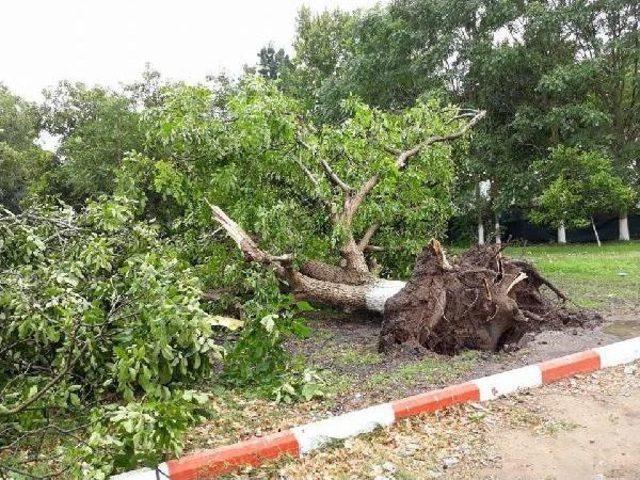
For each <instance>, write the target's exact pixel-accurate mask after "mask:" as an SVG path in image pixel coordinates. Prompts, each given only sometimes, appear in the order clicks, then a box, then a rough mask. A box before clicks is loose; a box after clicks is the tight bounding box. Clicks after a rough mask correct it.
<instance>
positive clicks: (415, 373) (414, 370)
mask: <svg viewBox="0 0 640 480" xmlns="http://www.w3.org/2000/svg"><path fill="white" fill-rule="evenodd" d="M477 360H478V354H477V352H474V351H466V352H462V353H461V354H460V355H456V356H455V357H451V358H450V357H425V358H423V359H422V360H420V361H417V362H414V363H407V364H404V365H400V366H398V368H396V369H394V370H392V371H385V372H380V373H376V374H374V375H371V377H370V378H369V380H368V384H369V386H370V387H375V386H384V385H388V384H390V383H402V384H404V385H412V384H414V383H416V382H429V383H433V384H445V383H447V382H449V381H451V380H454V379H456V378H457V377H459V376H460V375H462V374H463V373H466V372H468V371H470V370H471V369H472V368H473V367H474V366H475V365H476V363H477Z"/></svg>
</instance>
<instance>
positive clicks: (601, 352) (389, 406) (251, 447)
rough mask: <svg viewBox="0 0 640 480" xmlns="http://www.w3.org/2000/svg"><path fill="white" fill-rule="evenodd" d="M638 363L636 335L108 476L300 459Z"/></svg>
mask: <svg viewBox="0 0 640 480" xmlns="http://www.w3.org/2000/svg"><path fill="white" fill-rule="evenodd" d="M637 359H640V337H636V338H632V339H630V340H625V341H622V342H617V343H613V344H611V345H607V346H605V347H599V348H595V349H593V350H587V351H584V352H580V353H574V354H572V355H567V356H565V357H560V358H556V359H553V360H548V361H546V362H542V363H538V364H536V365H530V366H527V367H523V368H517V369H515V370H509V371H506V372H502V373H498V374H496V375H490V376H488V377H483V378H478V379H477V380H472V381H470V382H467V383H462V384H459V385H453V386H450V387H446V388H443V389H441V390H434V391H431V392H426V393H423V394H420V395H415V396H413V397H408V398H403V399H401V400H396V401H394V402H390V403H383V404H381V405H375V406H373V407H369V408H365V409H362V410H356V411H354V412H349V413H345V414H343V415H338V416H336V417H331V418H328V419H326V420H321V421H319V422H314V423H308V424H306V425H301V426H299V427H294V428H291V429H290V430H285V431H282V432H278V433H274V434H271V435H267V436H264V437H259V438H253V439H251V440H247V441H244V442H240V443H236V444H235V445H230V446H226V447H220V448H216V449H213V450H205V451H201V452H197V453H194V454H192V455H188V456H186V457H183V458H180V459H178V460H171V461H168V462H166V463H162V464H160V465H158V466H157V467H156V469H155V470H152V469H141V470H136V471H133V472H128V473H123V474H121V475H116V476H114V477H111V478H112V480H162V479H170V480H203V479H208V478H215V477H216V476H218V475H221V474H223V473H226V472H230V471H232V470H234V469H236V468H238V467H242V466H246V465H253V466H256V465H259V464H260V463H263V462H264V461H266V460H270V459H274V458H276V457H279V456H281V455H291V456H294V457H300V456H302V455H304V454H306V453H308V452H311V451H312V450H315V449H317V448H320V447H322V446H323V445H326V444H328V443H331V442H333V441H335V440H342V439H345V438H349V437H354V436H356V435H360V434H361V433H365V432H371V431H372V430H374V429H376V428H378V427H380V426H387V425H391V424H393V423H395V422H396V421H398V420H400V419H402V418H407V417H410V416H413V415H419V414H421V413H428V412H433V411H435V410H440V409H442V408H444V407H448V406H450V405H456V404H460V403H465V402H478V401H480V402H482V401H486V400H493V399H494V398H497V397H500V396H503V395H508V394H510V393H513V392H516V391H518V390H522V389H526V388H532V387H537V386H540V385H544V384H546V383H551V382H555V381H557V380H561V379H563V378H567V377H570V376H572V375H576V374H579V373H587V372H593V371H594V370H599V369H602V368H607V367H613V366H616V365H622V364H625V363H629V362H633V361H634V360H637Z"/></svg>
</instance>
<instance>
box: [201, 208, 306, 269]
mask: <svg viewBox="0 0 640 480" xmlns="http://www.w3.org/2000/svg"><path fill="white" fill-rule="evenodd" d="M205 201H206V202H207V205H209V208H211V211H212V212H213V218H214V219H215V220H216V222H218V223H219V224H220V226H221V227H222V228H224V230H225V231H226V232H227V234H228V235H229V236H230V237H231V238H232V239H233V241H234V242H236V244H237V245H238V248H240V250H241V251H242V254H243V255H244V257H245V259H246V260H247V261H250V262H259V263H263V264H266V265H272V266H274V267H275V268H276V272H277V273H278V274H279V275H282V276H284V275H285V274H286V273H287V272H288V271H290V270H291V261H292V260H293V257H292V256H291V255H289V254H287V255H280V256H275V255H271V254H270V253H267V252H265V251H264V250H261V249H260V247H258V245H257V244H256V243H255V242H254V241H253V240H252V239H251V237H250V236H249V235H248V234H247V232H245V231H244V230H243V229H242V227H240V225H238V224H237V223H236V222H234V221H233V220H231V218H229V216H227V214H226V213H224V211H222V209H221V208H220V207H218V206H216V205H211V203H209V201H208V200H205Z"/></svg>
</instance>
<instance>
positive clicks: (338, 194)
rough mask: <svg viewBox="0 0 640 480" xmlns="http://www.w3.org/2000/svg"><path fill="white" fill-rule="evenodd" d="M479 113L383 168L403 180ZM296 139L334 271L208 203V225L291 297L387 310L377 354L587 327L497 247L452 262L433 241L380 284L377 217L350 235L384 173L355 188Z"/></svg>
mask: <svg viewBox="0 0 640 480" xmlns="http://www.w3.org/2000/svg"><path fill="white" fill-rule="evenodd" d="M483 116H484V112H477V111H474V112H464V113H462V114H461V115H459V116H456V117H454V118H455V119H456V120H460V119H467V118H468V119H469V120H468V121H467V122H466V123H464V124H463V125H462V126H461V127H460V128H459V129H458V130H456V131H453V132H449V133H448V134H444V135H435V136H430V137H428V138H426V139H425V140H424V141H421V142H419V143H418V144H417V145H414V146H412V147H411V148H408V149H397V148H394V147H391V146H384V150H385V151H386V153H387V154H388V155H392V156H393V158H394V167H395V173H393V172H392V171H391V170H387V171H386V174H387V175H392V174H395V175H397V176H398V177H400V178H401V177H402V174H403V172H405V171H406V169H407V167H408V166H409V163H410V161H411V159H412V158H414V157H416V156H417V155H419V154H424V153H425V150H427V149H428V148H429V147H430V146H431V145H434V144H436V143H445V142H450V141H453V140H455V139H458V138H460V137H462V136H463V135H464V134H465V133H466V132H467V131H469V130H470V129H471V128H472V127H473V126H474V125H475V124H476V123H477V122H479V121H480V120H481V119H482V118H483ZM298 143H299V146H300V147H301V148H302V149H304V150H305V151H306V152H307V153H312V155H310V158H312V159H313V160H314V161H315V162H316V164H315V165H313V166H312V168H309V167H308V166H306V165H305V164H304V163H302V162H301V161H298V162H296V163H297V166H298V167H299V168H300V169H301V171H302V172H304V175H305V177H306V178H307V179H308V181H309V185H310V186H311V187H313V188H312V190H311V193H310V195H314V197H315V199H316V200H318V201H319V202H321V203H322V204H323V205H324V206H325V207H326V209H327V213H328V218H329V219H330V221H331V223H332V228H333V230H334V231H338V232H340V238H341V239H342V244H341V246H340V248H339V253H340V257H341V262H340V265H339V266H338V265H331V264H328V263H325V262H322V261H318V260H311V261H306V262H303V263H302V264H300V265H299V266H298V265H296V263H295V262H294V258H293V256H291V255H288V254H287V255H272V254H271V253H269V252H267V251H265V250H262V249H261V248H260V247H259V246H258V244H257V242H256V241H254V239H253V238H252V237H251V236H249V235H248V234H247V233H246V232H245V231H244V230H243V229H242V227H240V225H238V224H237V223H236V222H235V221H234V220H232V219H231V218H230V217H229V216H228V215H227V214H226V213H225V212H224V211H223V210H222V209H221V208H219V207H218V206H214V205H210V207H211V210H212V212H213V215H214V219H215V220H216V222H217V223H219V224H220V226H221V227H222V228H223V229H224V230H225V231H226V232H227V234H228V235H229V236H230V237H231V238H232V239H233V240H234V241H235V243H236V244H237V245H238V247H239V248H240V250H241V251H242V253H243V255H244V257H245V259H246V260H247V261H250V262H258V263H261V264H264V265H266V266H269V267H271V268H273V269H274V271H275V273H276V275H277V277H278V279H279V280H280V281H281V283H282V285H283V287H284V288H286V289H287V290H288V291H290V292H292V293H293V294H294V296H295V297H296V298H297V299H300V300H306V301H309V302H311V303H314V304H319V305H327V306H332V307H335V308H339V309H343V310H347V311H354V310H366V311H371V312H377V313H381V314H383V315H384V320H383V326H382V332H381V336H380V343H379V346H380V350H383V351H385V350H388V349H389V348H391V347H393V346H394V345H409V346H416V347H417V346H421V347H426V348H429V349H431V350H434V351H437V352H442V353H455V352H456V351H458V350H460V349H462V348H477V349H484V350H496V349H498V348H500V347H501V346H502V345H504V344H507V343H513V342H516V341H518V340H519V339H520V338H521V337H522V336H523V335H524V333H526V332H528V331H535V330H540V329H541V328H558V327H560V326H562V325H565V324H576V325H577V324H583V323H584V322H585V321H586V320H587V319H588V315H584V314H583V313H582V312H569V311H568V310H566V309H564V307H561V306H557V305H556V303H554V302H552V301H550V300H548V299H547V298H546V297H545V296H544V295H543V294H542V293H541V292H540V287H542V286H543V285H546V286H547V287H549V288H550V289H551V290H552V291H554V292H555V293H556V295H557V296H558V297H559V298H560V299H561V300H563V301H564V300H566V297H565V296H564V295H563V294H562V293H561V292H560V291H559V290H558V289H557V288H555V287H554V286H553V285H552V284H551V283H550V282H548V281H547V280H545V279H544V278H543V277H542V276H541V275H540V274H539V273H538V272H537V271H536V270H535V268H534V267H533V266H532V265H530V264H528V263H526V262H520V261H513V260H507V259H504V258H503V257H502V254H501V249H500V247H498V246H487V247H477V248H473V249H471V250H469V251H468V252H467V253H465V254H464V255H462V256H461V257H460V258H459V259H458V260H456V261H454V262H449V260H448V259H447V257H446V255H445V252H444V250H443V249H442V248H441V246H440V244H439V242H437V241H436V240H432V241H431V242H430V243H429V245H428V246H427V247H426V248H425V249H424V250H423V252H422V253H421V254H420V255H419V256H418V258H417V261H416V263H415V267H414V271H413V275H412V277H411V278H410V280H409V281H408V282H403V281H398V280H385V279H381V278H379V276H378V271H379V266H378V265H377V262H376V260H375V257H374V256H373V255H372V254H373V253H375V252H376V251H380V250H381V247H378V246H376V245H374V244H373V239H374V238H375V235H376V232H378V229H379V227H380V222H376V221H373V222H372V223H371V224H370V225H369V226H368V227H366V228H365V229H364V231H363V232H362V233H361V234H360V235H359V236H356V233H355V229H354V217H355V216H356V214H357V213H358V211H359V208H360V207H361V206H362V204H363V203H364V202H365V200H366V199H367V197H368V195H369V194H370V193H371V192H373V191H374V189H375V188H376V187H377V186H378V185H379V184H380V182H381V180H383V178H382V175H383V174H382V173H380V171H379V172H378V173H374V174H372V175H371V176H370V177H368V178H366V180H365V181H363V183H362V184H361V185H359V186H358V187H353V186H351V185H349V184H348V183H347V182H346V181H344V179H343V178H342V177H341V176H340V175H338V174H337V173H336V170H335V169H334V168H332V166H331V165H330V164H329V162H328V161H327V160H326V159H324V158H323V157H322V156H317V155H313V153H316V151H315V150H314V148H313V147H312V146H310V145H308V144H307V143H306V142H305V140H304V139H303V136H302V135H298ZM314 170H315V172H316V173H314ZM320 172H321V174H322V177H320V175H319V173H320ZM321 179H323V180H324V181H325V182H328V184H329V185H330V187H331V188H330V189H329V192H330V194H329V195H327V194H326V192H327V189H326V188H324V189H323V188H321V184H320V180H321ZM336 198H338V199H339V201H336ZM359 225H360V226H362V223H359Z"/></svg>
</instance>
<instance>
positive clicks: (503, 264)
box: [379, 240, 602, 354]
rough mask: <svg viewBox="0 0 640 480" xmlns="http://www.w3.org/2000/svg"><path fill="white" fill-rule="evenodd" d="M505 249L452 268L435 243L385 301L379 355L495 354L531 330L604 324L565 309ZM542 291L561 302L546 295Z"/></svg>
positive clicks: (478, 249)
mask: <svg viewBox="0 0 640 480" xmlns="http://www.w3.org/2000/svg"><path fill="white" fill-rule="evenodd" d="M501 252H502V249H501V248H500V247H499V246H496V245H491V246H475V247H472V248H471V249H469V250H468V251H467V252H465V253H464V254H462V255H461V256H460V257H459V258H458V259H457V260H456V261H454V262H453V263H449V261H448V260H447V258H446V256H445V254H444V251H443V250H442V248H441V246H440V243H439V242H438V241H436V240H432V241H431V242H430V243H429V245H427V246H426V247H425V248H424V250H423V251H422V252H421V253H420V255H418V258H417V259H416V264H415V267H414V270H413V274H412V276H411V279H410V280H409V281H408V282H407V285H406V286H405V287H404V288H403V289H402V290H401V291H400V292H398V293H397V294H396V295H394V296H393V297H391V298H390V299H389V300H387V302H386V304H385V309H384V320H383V323H382V331H381V333H380V340H379V349H380V351H388V350H389V349H390V348H392V347H393V346H396V345H405V346H409V347H425V348H427V349H429V350H432V351H435V352H438V353H444V354H454V353H456V352H458V351H460V350H463V349H479V350H491V351H497V350H499V349H500V348H502V347H503V346H504V345H507V344H511V345H512V344H515V343H517V342H518V341H519V340H520V339H521V338H522V337H523V336H524V334H525V333H527V332H539V331H541V330H558V329H562V328H564V327H566V326H571V327H576V326H580V327H593V326H595V325H597V324H599V323H600V322H601V321H602V317H601V316H600V315H599V314H598V313H596V312H592V311H588V310H581V309H577V308H569V307H567V306H566V304H565V301H566V300H567V298H566V296H565V295H564V294H563V293H562V292H561V291H560V290H558V289H557V288H556V287H555V286H554V285H553V284H552V283H551V282H549V281H548V280H546V279H545V278H544V277H543V276H542V275H540V273H539V272H538V271H537V270H536V269H535V267H534V266H533V265H531V264H530V263H528V262H525V261H522V260H514V259H509V258H507V257H504V256H503V255H502V253H501ZM543 286H544V287H547V288H548V289H549V290H551V292H553V293H554V294H555V296H556V297H557V299H551V298H549V296H545V295H544V294H543V293H542V292H541V288H542V287H543Z"/></svg>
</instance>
